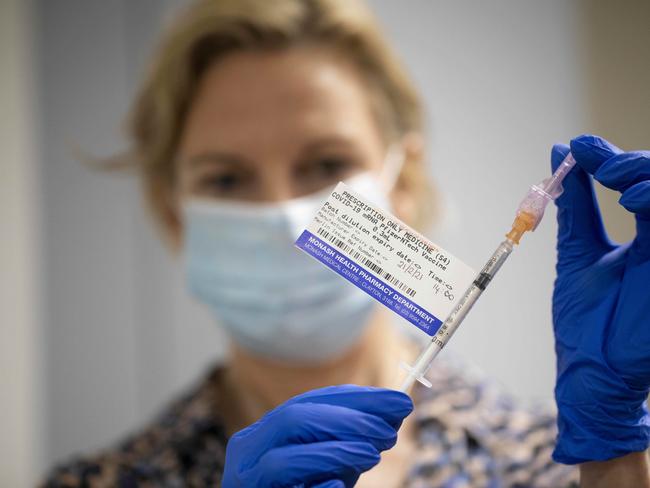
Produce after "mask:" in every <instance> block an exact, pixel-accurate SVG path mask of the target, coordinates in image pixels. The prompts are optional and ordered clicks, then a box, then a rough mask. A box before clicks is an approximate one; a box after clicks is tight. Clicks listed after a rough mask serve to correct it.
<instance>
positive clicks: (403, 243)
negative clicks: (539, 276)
mask: <svg viewBox="0 0 650 488" xmlns="http://www.w3.org/2000/svg"><path fill="white" fill-rule="evenodd" d="M295 244H296V246H297V247H298V248H300V249H302V250H303V251H305V252H306V253H307V254H309V255H310V256H312V257H314V258H316V259H317V260H319V261H320V262H321V263H323V264H324V265H325V266H327V267H329V268H330V269H332V270H333V271H335V272H336V273H338V274H339V275H341V276H342V277H343V278H345V279H347V280H348V281H349V282H350V283H352V284H354V285H356V286H357V287H358V288H360V289H361V290H363V291H364V292H366V293H367V294H368V295H370V296H371V297H373V298H374V299H376V300H377V301H379V302H380V303H382V304H383V305H385V306H386V307H388V308H389V309H391V310H392V311H393V312H395V313H397V314H398V315H400V316H402V317H404V318H405V319H406V320H408V321H409V322H411V323H412V324H413V325H415V326H417V327H418V328H420V329H422V330H423V331H424V332H426V333H427V334H429V335H431V336H432V335H434V334H435V333H436V332H437V330H438V328H439V327H440V326H441V325H442V321H443V320H444V319H445V317H446V316H447V315H448V314H449V312H450V311H451V309H452V307H453V306H454V303H455V302H456V300H457V299H458V298H460V296H461V295H462V294H463V292H464V291H465V290H466V289H467V287H468V286H469V285H470V284H471V282H472V281H473V280H474V278H475V276H476V273H475V272H474V270H472V268H470V267H469V266H467V265H466V264H465V263H463V262H462V261H461V260H459V259H458V258H457V257H455V256H453V255H452V254H451V253H449V252H447V251H445V250H444V249H442V248H441V247H440V246H438V245H436V244H434V243H432V242H431V241H429V240H428V239H427V238H426V237H424V236H422V235H420V234H419V233H418V232H417V231H415V230H413V229H412V228H410V227H409V226H408V225H406V224H405V223H403V222H402V221H400V220H399V219H397V218H396V217H394V216H393V215H391V214H390V213H388V212H385V211H383V210H381V209H380V208H379V207H377V206H376V205H374V204H372V203H370V202H368V201H366V200H365V199H364V198H363V197H362V196H361V195H359V194H358V193H356V192H355V191H353V190H352V189H351V188H350V187H349V186H347V185H346V184H345V183H339V184H338V185H337V186H336V188H334V191H332V193H331V194H330V196H329V197H328V199H327V200H326V201H325V203H324V204H323V206H322V207H321V208H320V209H319V211H318V213H317V214H316V216H315V217H314V219H313V221H312V222H311V223H310V224H309V226H308V227H307V229H305V230H304V231H303V232H302V234H301V235H300V237H299V238H298V240H297V241H296V243H295Z"/></svg>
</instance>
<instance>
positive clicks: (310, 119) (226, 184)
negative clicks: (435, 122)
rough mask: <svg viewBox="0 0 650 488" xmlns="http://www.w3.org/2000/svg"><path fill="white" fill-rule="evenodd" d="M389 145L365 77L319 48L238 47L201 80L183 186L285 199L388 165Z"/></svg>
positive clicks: (182, 192)
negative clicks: (270, 49) (246, 49)
mask: <svg viewBox="0 0 650 488" xmlns="http://www.w3.org/2000/svg"><path fill="white" fill-rule="evenodd" d="M385 152H386V147H385V144H384V141H383V140H382V138H381V136H380V132H379V128H378V125H377V123H376V120H375V117H374V115H373V113H372V110H371V106H370V102H369V97H368V96H367V90H366V88H365V86H364V83H363V82H362V80H361V79H360V78H359V76H358V74H357V73H356V71H355V70H354V69H353V68H352V67H351V66H349V65H348V64H346V63H345V62H343V61H341V60H339V59H337V58H336V57H335V56H334V55H332V54H330V53H328V52H326V51H324V50H318V49H315V48H295V49H290V50H284V51H277V52H241V53H235V54H232V55H230V56H228V57H226V58H224V59H223V60H221V61H219V62H217V63H215V64H214V65H213V66H212V67H211V68H210V69H208V70H207V71H206V73H205V75H204V76H203V78H202V80H201V82H200V83H199V86H198V89H197V92H196V95H195V98H194V100H193V103H192V105H191V107H190V110H189V113H188V116H187V119H186V125H185V127H184V131H183V133H182V136H181V140H180V144H179V152H178V159H177V165H178V166H177V175H178V178H177V183H178V185H177V187H178V188H177V189H178V192H177V195H178V197H179V199H180V200H182V199H185V198H187V197H203V198H215V199H232V200H241V201H247V202H278V201H282V200H286V199H290V198H295V197H299V196H303V195H307V194H309V193H313V192H315V191H318V190H321V189H323V188H325V187H327V186H328V185H334V184H335V183H336V182H338V181H339V180H342V179H345V178H347V177H349V176H352V175H353V174H355V173H359V172H362V171H365V170H375V171H379V170H380V168H381V166H382V164H383V160H384V157H385Z"/></svg>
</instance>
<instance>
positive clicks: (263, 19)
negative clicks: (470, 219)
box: [127, 0, 431, 228]
mask: <svg viewBox="0 0 650 488" xmlns="http://www.w3.org/2000/svg"><path fill="white" fill-rule="evenodd" d="M301 43H312V44H316V45H319V46H325V47H327V46H331V47H332V48H335V49H337V50H338V51H339V52H340V53H342V55H343V56H344V57H345V58H347V59H348V60H349V61H350V62H351V63H352V65H353V66H355V67H357V68H358V70H359V73H360V74H361V75H362V78H363V79H364V81H366V82H367V83H368V87H369V88H370V93H371V97H372V98H373V100H372V104H373V106H374V108H375V111H376V115H377V117H378V118H379V119H378V120H377V122H378V124H379V127H380V128H381V129H382V132H383V134H384V137H385V138H386V142H387V143H388V142H391V141H393V140H397V139H399V138H400V137H401V136H404V135H406V134H410V133H416V134H421V133H422V131H423V115H422V109H421V104H420V101H419V99H418V96H417V93H416V91H415V89H414V88H413V86H412V84H411V82H410V80H409V78H408V76H407V75H406V73H405V71H404V70H403V68H402V67H401V65H400V63H399V62H398V60H397V58H396V56H395V55H394V54H393V52H392V51H391V50H390V49H389V47H388V45H387V44H386V42H385V41H384V38H383V36H382V34H381V32H380V30H379V27H378V25H377V23H376V21H375V19H374V17H373V16H372V14H371V13H370V12H369V11H368V10H367V8H366V7H365V5H364V4H363V3H362V2H361V1H357V0H272V1H269V0H198V1H195V2H194V3H192V4H190V6H189V7H188V8H187V9H186V10H185V11H184V12H183V13H182V14H181V15H180V16H179V17H177V18H176V19H175V20H174V22H173V23H172V24H171V25H170V26H169V28H168V29H167V31H166V32H165V33H164V36H163V38H162V42H161V43H160V45H159V47H158V51H157V53H156V55H155V56H154V58H153V62H152V64H151V66H150V69H149V71H148V73H147V76H146V77H145V79H144V82H143V84H142V85H141V87H140V90H139V93H138V95H137V97H136V100H135V102H134V105H133V107H132V110H131V114H130V118H129V120H128V126H127V130H128V135H129V138H130V142H131V148H130V151H129V153H130V156H131V158H132V160H133V161H135V163H136V165H137V167H138V169H139V171H140V173H141V175H142V181H143V184H144V189H145V193H146V196H147V199H148V202H149V204H150V206H151V208H152V210H153V212H154V215H155V216H156V218H157V220H158V221H159V222H160V223H162V224H163V226H164V227H167V228H168V225H164V224H169V223H170V222H169V220H170V218H171V212H168V211H166V210H169V208H170V197H171V194H172V191H173V185H174V178H175V175H174V156H175V153H176V149H177V144H178V142H179V138H180V136H181V132H182V128H183V125H184V123H185V117H186V114H187V111H188V110H189V107H190V104H191V102H192V98H193V96H194V92H195V90H196V87H197V85H198V82H199V80H200V78H201V76H202V74H203V73H204V71H205V70H206V68H207V67H208V66H209V65H210V64H211V63H214V62H215V61H217V60H218V59H220V58H222V57H224V56H226V55H228V54H230V53H232V52H236V51H238V50H251V49H282V48H289V47H291V46H294V45H297V44H301ZM400 182H401V183H403V184H405V185H406V187H407V188H411V189H413V191H414V192H415V193H416V195H415V197H416V200H417V202H418V211H417V213H418V215H417V217H416V219H415V220H416V222H414V223H415V224H417V223H422V222H424V221H426V220H427V219H428V217H429V215H430V206H429V205H428V202H429V201H430V198H431V194H430V191H429V190H430V188H429V186H428V178H427V177H426V171H425V169H424V167H423V162H422V161H419V160H418V161H407V162H406V163H405V165H404V168H403V170H402V174H401V175H400Z"/></svg>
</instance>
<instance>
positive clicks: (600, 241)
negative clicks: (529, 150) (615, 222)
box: [551, 144, 611, 271]
mask: <svg viewBox="0 0 650 488" xmlns="http://www.w3.org/2000/svg"><path fill="white" fill-rule="evenodd" d="M568 153H569V147H568V146H566V145H564V144H556V145H554V146H553V149H552V151H551V169H552V171H555V170H556V169H557V167H558V166H559V165H560V163H561V162H562V161H563V160H564V158H565V157H566V155H567V154H568ZM576 162H577V161H576ZM562 186H563V188H564V192H563V193H562V194H561V195H560V196H559V197H558V198H557V200H555V204H556V205H557V209H558V210H557V222H558V232H557V239H558V242H557V250H558V264H557V266H558V271H561V270H562V269H565V268H567V267H574V266H575V267H581V266H585V265H589V264H591V263H592V262H594V261H595V260H597V259H598V258H600V257H601V256H602V255H603V254H605V253H606V252H607V251H609V250H610V249H611V243H610V241H609V239H608V237H607V233H606V232H605V227H604V225H603V221H602V219H601V217H600V211H599V209H598V203H597V201H596V195H595V193H594V188H593V184H592V182H591V177H590V176H589V175H588V174H587V173H586V172H585V171H584V170H583V169H582V168H581V167H578V166H576V167H574V168H573V169H572V170H571V171H570V172H569V174H568V175H567V176H566V178H565V179H564V181H563V183H562Z"/></svg>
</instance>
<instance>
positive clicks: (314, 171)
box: [299, 156, 357, 181]
mask: <svg viewBox="0 0 650 488" xmlns="http://www.w3.org/2000/svg"><path fill="white" fill-rule="evenodd" d="M356 167H357V165H356V163H354V162H352V161H351V160H349V159H347V158H344V157H339V156H324V157H320V158H316V159H314V160H312V161H310V162H308V163H306V164H304V165H302V166H301V167H300V170H299V173H300V175H301V176H302V177H304V178H306V179H309V180H322V181H331V180H337V179H344V178H345V177H346V176H349V175H350V174H351V173H353V172H354V171H355V168H356Z"/></svg>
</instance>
